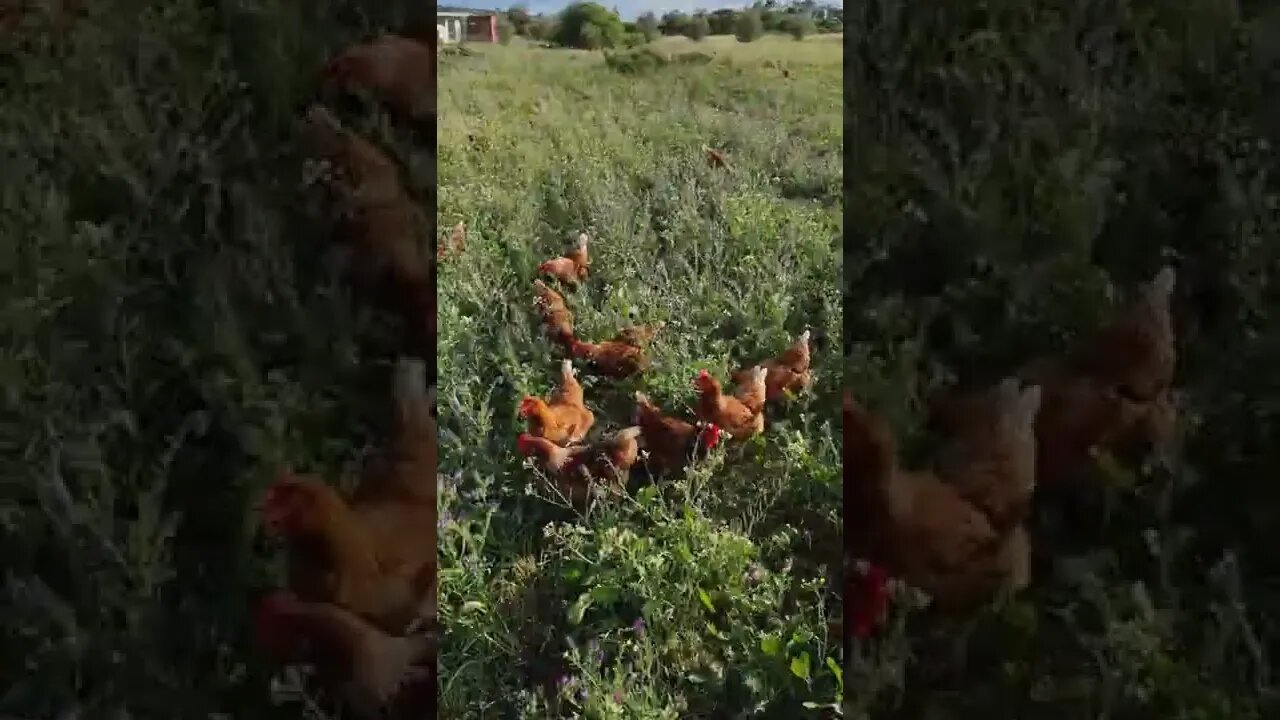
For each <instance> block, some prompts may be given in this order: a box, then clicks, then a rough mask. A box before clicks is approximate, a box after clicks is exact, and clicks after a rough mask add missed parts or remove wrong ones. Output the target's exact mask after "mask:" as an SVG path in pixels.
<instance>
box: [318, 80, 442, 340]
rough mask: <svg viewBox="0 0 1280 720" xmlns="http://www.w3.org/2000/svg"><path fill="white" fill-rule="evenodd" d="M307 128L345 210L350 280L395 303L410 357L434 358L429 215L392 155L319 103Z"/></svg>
mask: <svg viewBox="0 0 1280 720" xmlns="http://www.w3.org/2000/svg"><path fill="white" fill-rule="evenodd" d="M307 125H308V132H309V135H310V140H311V144H312V146H313V149H314V150H315V152H316V153H317V154H318V155H319V156H320V158H321V159H322V161H323V162H324V163H326V164H328V165H329V166H331V167H332V168H333V169H334V170H335V171H336V176H337V177H336V178H334V179H333V181H332V182H331V184H330V185H331V189H333V190H335V191H336V192H337V193H338V196H339V199H340V201H341V203H340V205H341V206H342V207H343V208H344V209H343V211H342V216H341V222H342V225H343V229H344V232H343V235H344V236H345V238H346V240H347V241H348V242H349V243H350V244H351V246H352V257H351V260H352V268H351V270H352V276H353V279H354V281H355V283H356V284H357V285H358V286H360V288H361V289H363V290H365V291H366V292H368V293H369V294H370V295H372V296H374V297H376V298H377V299H379V300H381V301H383V302H384V303H386V304H387V305H389V306H391V307H392V308H394V309H395V310H396V312H398V313H399V314H400V316H401V318H402V319H403V322H404V325H405V328H406V330H407V332H408V334H409V343H410V345H411V347H412V349H413V351H414V352H415V354H417V355H418V356H419V357H422V358H423V359H431V360H434V358H435V338H436V326H435V323H436V290H435V288H436V281H435V261H434V259H433V258H432V257H431V255H430V254H429V253H428V252H427V238H428V237H429V235H430V231H429V223H428V220H427V218H426V216H425V215H424V214H423V212H422V209H421V207H420V206H419V205H418V204H417V203H416V202H414V200H413V199H412V198H411V197H410V196H409V195H408V193H407V191H406V190H405V188H404V186H403V185H402V183H401V179H400V171H399V168H398V167H397V165H396V163H395V162H394V161H393V160H392V159H391V158H390V156H388V155H387V154H386V153H384V152H382V151H381V150H379V149H378V148H377V147H375V146H374V145H373V144H372V143H370V142H369V141H367V140H365V139H364V138H361V137H359V136H358V135H355V134H353V133H351V132H349V131H348V130H347V129H346V128H344V127H343V126H342V124H341V123H340V122H339V121H338V119H337V118H336V117H334V116H333V114H332V113H330V112H329V111H328V110H326V109H324V108H323V107H321V106H318V105H317V106H313V107H312V108H311V109H310V110H309V111H308V113H307Z"/></svg>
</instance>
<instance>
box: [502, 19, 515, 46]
mask: <svg viewBox="0 0 1280 720" xmlns="http://www.w3.org/2000/svg"><path fill="white" fill-rule="evenodd" d="M515 34H516V24H515V23H514V22H512V21H511V18H509V17H507V16H505V15H499V16H498V42H500V43H502V44H503V45H510V44H511V38H512V37H514V36H515Z"/></svg>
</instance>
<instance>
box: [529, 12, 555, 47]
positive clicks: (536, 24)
mask: <svg viewBox="0 0 1280 720" xmlns="http://www.w3.org/2000/svg"><path fill="white" fill-rule="evenodd" d="M555 31H556V27H555V22H553V21H552V20H551V19H550V18H545V17H542V16H541V15H539V16H537V17H534V18H530V19H529V24H528V25H526V26H525V29H524V32H525V37H527V38H529V39H530V40H540V41H546V40H550V39H551V38H552V37H554V36H555Z"/></svg>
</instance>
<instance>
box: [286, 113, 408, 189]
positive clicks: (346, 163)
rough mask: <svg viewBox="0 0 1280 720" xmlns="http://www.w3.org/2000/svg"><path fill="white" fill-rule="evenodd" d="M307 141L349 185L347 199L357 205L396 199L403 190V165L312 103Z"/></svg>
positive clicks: (331, 114)
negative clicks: (400, 165) (401, 168)
mask: <svg viewBox="0 0 1280 720" xmlns="http://www.w3.org/2000/svg"><path fill="white" fill-rule="evenodd" d="M306 134H307V143H308V145H309V147H310V148H311V150H312V152H313V153H314V154H315V155H316V156H317V157H318V158H319V159H320V160H321V161H323V162H325V163H327V164H328V165H329V168H330V170H332V171H333V172H334V173H335V174H336V177H334V178H331V180H337V181H338V182H341V183H342V184H344V185H345V186H346V187H345V188H344V189H345V190H346V191H347V193H346V194H347V198H346V199H347V200H349V201H350V202H351V203H352V204H354V205H356V206H373V205H380V204H383V203H387V202H392V201H395V200H397V199H399V198H401V197H402V196H403V195H404V193H405V190H404V186H403V184H402V182H401V177H400V168H399V166H398V165H397V164H396V163H395V161H394V160H392V158H391V156H389V155H387V154H386V153H385V152H383V151H382V150H381V149H379V148H378V147H377V146H376V145H374V144H373V143H371V142H369V141H368V140H366V139H365V138H363V137H360V136H359V135H357V134H355V133H353V132H351V131H350V130H348V129H347V128H346V127H344V126H343V125H342V122H341V121H340V120H338V118H337V117H336V116H335V115H334V114H333V113H332V112H330V111H329V110H328V109H327V108H325V107H324V106H323V105H312V106H311V107H310V108H308V110H307V115H306Z"/></svg>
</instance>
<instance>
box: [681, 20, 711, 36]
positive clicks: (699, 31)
mask: <svg viewBox="0 0 1280 720" xmlns="http://www.w3.org/2000/svg"><path fill="white" fill-rule="evenodd" d="M684 34H685V36H686V37H688V38H689V39H690V40H702V39H703V38H705V37H706V36H708V35H710V34H711V23H710V22H708V21H707V16H706V15H702V14H698V15H694V16H693V19H692V20H690V21H689V23H688V25H686V26H685V31H684Z"/></svg>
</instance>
